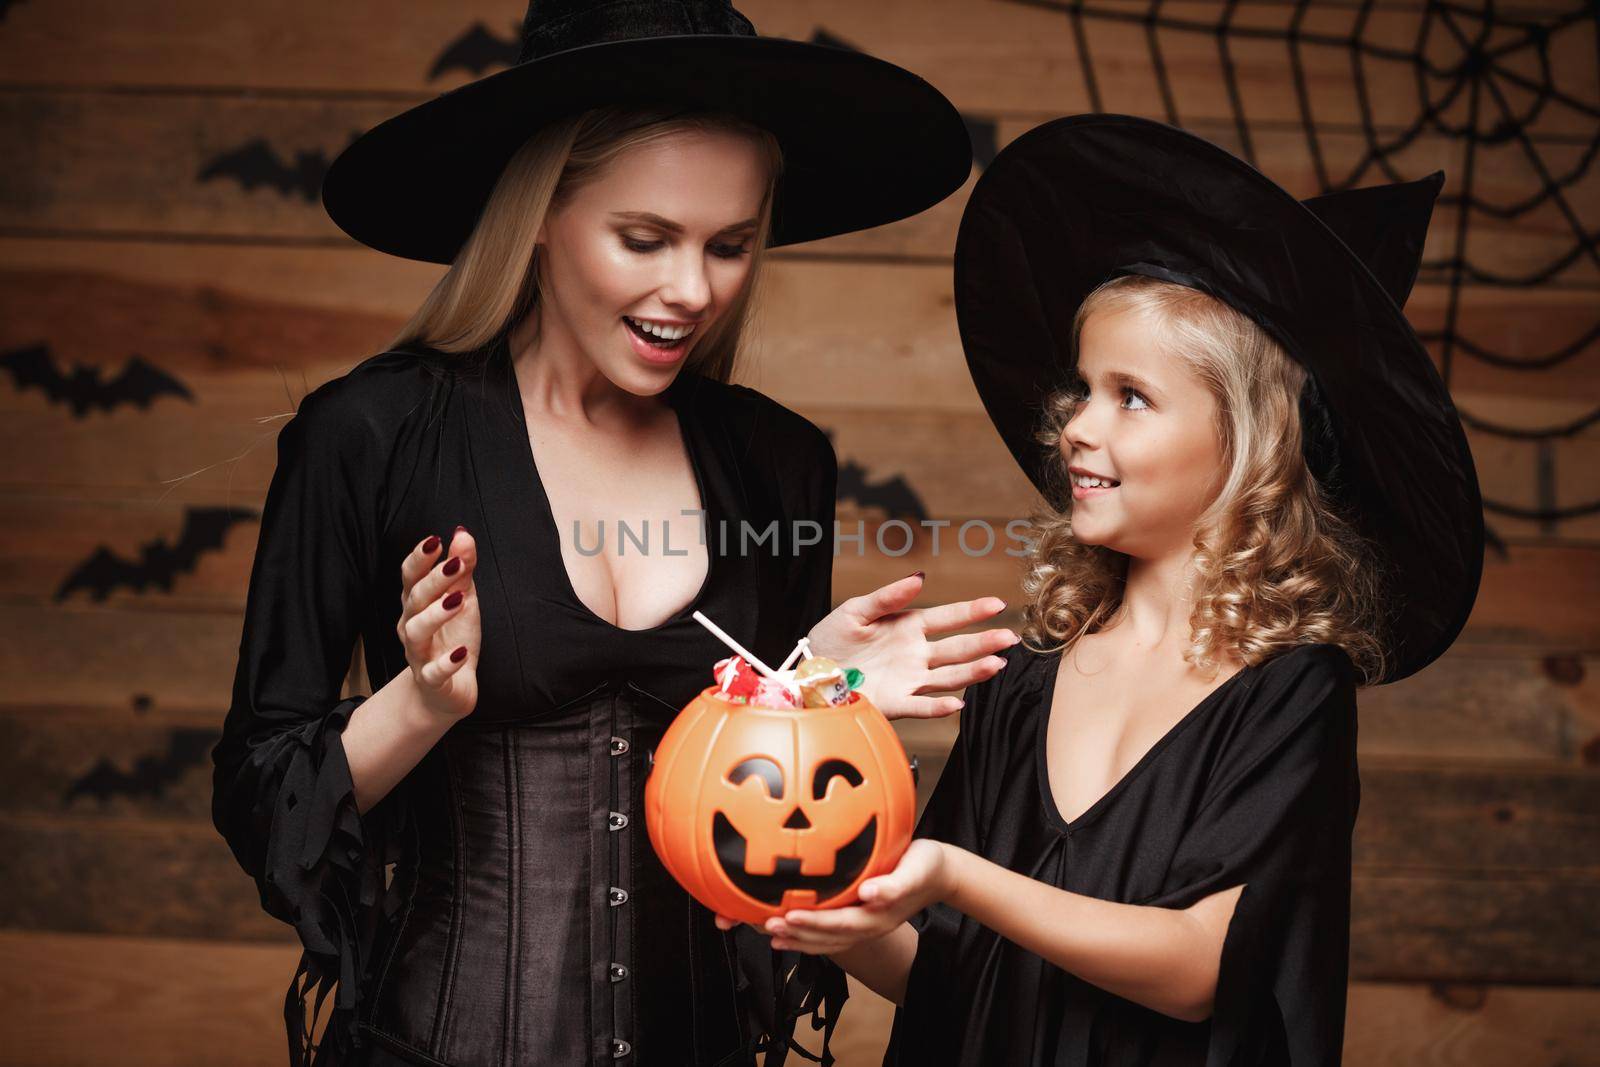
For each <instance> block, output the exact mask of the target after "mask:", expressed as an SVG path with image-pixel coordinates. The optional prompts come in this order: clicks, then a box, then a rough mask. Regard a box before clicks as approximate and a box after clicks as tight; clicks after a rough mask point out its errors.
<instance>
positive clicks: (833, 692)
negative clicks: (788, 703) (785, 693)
mask: <svg viewBox="0 0 1600 1067" xmlns="http://www.w3.org/2000/svg"><path fill="white" fill-rule="evenodd" d="M856 673H857V674H858V675H859V674H860V672H859V671H857V672H856ZM794 680H795V681H796V682H797V683H799V685H800V694H801V697H802V699H803V700H804V702H805V706H806V707H808V708H831V707H836V706H838V705H840V704H843V703H844V702H845V701H847V700H849V699H850V689H851V685H850V680H849V678H848V677H847V676H846V674H845V671H844V670H843V668H841V667H840V666H839V664H838V663H836V662H834V661H833V660H831V659H829V658H828V657H827V656H811V657H809V658H807V659H804V660H802V661H801V662H800V666H799V667H798V668H796V669H795V674H794Z"/></svg>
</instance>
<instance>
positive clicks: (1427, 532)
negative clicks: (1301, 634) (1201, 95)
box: [955, 115, 1484, 682]
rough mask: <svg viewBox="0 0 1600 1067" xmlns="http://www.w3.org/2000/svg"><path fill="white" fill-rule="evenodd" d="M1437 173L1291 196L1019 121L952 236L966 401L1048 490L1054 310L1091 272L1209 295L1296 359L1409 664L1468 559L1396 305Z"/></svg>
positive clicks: (1148, 137)
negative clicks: (978, 406)
mask: <svg viewBox="0 0 1600 1067" xmlns="http://www.w3.org/2000/svg"><path fill="white" fill-rule="evenodd" d="M1443 184H1444V175H1443V174H1442V173H1435V174H1433V175H1430V176H1429V177H1426V178H1423V179H1421V180H1419V181H1412V182H1401V183H1397V184H1393V185H1385V186H1377V187H1372V188H1367V189H1355V190H1350V191H1348V192H1340V193H1332V194H1329V195H1326V196H1319V197H1315V198H1312V199H1310V200H1306V201H1303V202H1302V201H1299V200H1296V199H1295V198H1294V197H1293V196H1291V195H1290V194H1289V193H1288V192H1287V191H1285V190H1284V189H1283V188H1281V187H1280V186H1278V185H1277V184H1275V183H1274V182H1272V181H1270V180H1269V179H1268V178H1266V177H1265V176H1263V175H1262V174H1261V173H1260V172H1259V171H1257V170H1255V169H1254V168H1253V167H1251V166H1250V165H1249V164H1247V163H1245V162H1244V161H1243V160H1240V159H1238V158H1236V157H1235V156H1233V155H1231V154H1229V153H1228V152H1226V151H1224V150H1223V149H1221V148H1218V147H1217V146H1216V145H1214V144H1212V143H1210V142H1209V141H1206V140H1204V139H1203V138H1200V137H1196V136H1195V135H1193V134H1191V133H1188V132H1186V131H1184V130H1180V129H1178V128H1176V127H1173V126H1168V125H1166V124H1164V123H1160V122H1153V121H1151V120H1148V119H1140V118H1135V117H1132V116H1127V115H1076V116H1071V117H1069V118H1063V119H1057V120H1055V121H1052V122H1047V123H1045V124H1044V125H1042V126H1038V127H1036V128H1034V129H1033V130H1030V131H1029V132H1027V133H1025V134H1023V135H1022V136H1021V137H1019V138H1017V139H1016V140H1015V141H1013V142H1012V143H1011V144H1009V145H1008V146H1006V148H1005V149H1004V150H1003V151H1001V152H1000V153H999V155H998V156H997V157H996V158H995V161H994V162H993V163H992V164H991V165H990V166H989V167H988V168H987V169H986V170H985V172H984V174H983V176H982V177H981V178H979V179H978V182H977V184H976V185H975V187H974V188H973V192H972V198H971V199H970V200H969V201H968V204H967V207H966V211H965V213H964V214H963V216H962V220H961V229H960V233H959V235H958V237H957V240H956V262H955V291H956V313H957V319H958V321H959V323H960V328H961V342H962V347H963V348H964V349H965V352H966V357H967V367H968V369H969V370H970V372H971V374H972V378H973V382H974V384H976V386H977V389H978V394H979V396H980V397H982V399H983V403H984V407H985V408H986V409H987V411H988V413H989V418H990V419H991V421H993V422H994V424H995V427H996V428H997V429H998V430H999V431H1000V435H1001V437H1002V438H1004V440H1005V442H1006V445H1007V447H1009V448H1010V449H1011V453H1012V455H1013V456H1014V457H1015V458H1016V460H1017V462H1018V463H1019V464H1020V465H1021V466H1022V469H1023V470H1024V471H1025V472H1026V473H1027V475H1028V477H1029V478H1030V479H1031V480H1032V481H1033V483H1034V485H1035V486H1036V487H1038V488H1039V490H1040V491H1041V492H1043V493H1045V494H1046V495H1047V496H1050V497H1051V498H1052V502H1053V503H1057V504H1061V503H1064V502H1062V501H1058V500H1055V499H1054V497H1053V493H1054V489H1053V485H1052V482H1051V480H1050V479H1049V477H1048V476H1047V472H1048V470H1049V466H1050V462H1051V457H1050V453H1049V451H1048V450H1046V449H1044V448H1042V447H1041V446H1040V445H1039V444H1038V442H1037V440H1036V439H1035V437H1034V434H1035V432H1036V431H1037V429H1038V427H1039V420H1040V417H1041V415H1042V405H1043V401H1044V399H1045V398H1046V396H1048V394H1049V393H1051V392H1052V391H1054V390H1055V389H1057V388H1059V387H1061V386H1063V385H1065V384H1067V383H1068V381H1069V380H1070V378H1071V373H1072V367H1071V365H1070V364H1071V360H1072V358H1073V356H1072V336H1071V330H1072V322H1073V318H1074V316H1075V315H1076V313H1077V310H1078V306H1079V305H1080V304H1082V303H1083V300H1084V298H1085V297H1087V296H1088V294H1089V293H1090V292H1092V291H1093V290H1094V289H1095V288H1096V287H1097V286H1099V285H1100V284H1101V283H1102V282H1104V281H1106V280H1107V279H1109V278H1112V277H1114V276H1116V275H1119V274H1145V275H1149V276H1152V277H1156V278H1162V279H1165V280H1167V281H1171V282H1176V283H1178V284H1181V285H1186V286H1189V287H1191V288H1194V289H1199V290H1201V291H1202V292H1206V293H1209V294H1210V295H1212V296H1215V297H1217V298H1218V299H1220V300H1222V301H1224V302H1225V303H1227V304H1228V305H1230V306H1231V307H1233V308H1235V309H1237V310H1238V311H1240V312H1242V313H1243V314H1245V315H1248V316H1249V317H1250V318H1251V319H1253V320H1254V321H1255V322H1257V323H1259V324H1260V325H1261V326H1262V327H1263V328H1264V329H1265V330H1266V331H1267V332H1268V333H1269V334H1270V335H1271V336H1272V337H1273V338H1274V339H1275V340H1277V341H1278V342H1279V343H1280V344H1282V345H1283V347H1284V349H1285V350H1286V351H1287V352H1288V353H1289V355H1290V356H1291V357H1293V358H1294V359H1296V360H1297V361H1298V362H1299V363H1300V364H1301V365H1302V366H1303V367H1305V368H1306V370H1307V371H1308V372H1309V374H1308V376H1307V382H1306V388H1305V391H1304V393H1303V394H1302V396H1301V404H1300V408H1301V415H1302V423H1303V426H1304V431H1305V432H1304V434H1303V441H1304V449H1305V455H1306V460H1307V464H1308V466H1309V467H1310V469H1311V472H1312V474H1313V475H1314V476H1315V477H1316V478H1317V479H1318V480H1319V481H1320V482H1321V483H1322V484H1323V485H1324V486H1325V487H1326V488H1327V489H1328V490H1329V491H1330V492H1331V493H1332V494H1333V496H1334V497H1335V498H1336V499H1337V500H1339V501H1340V503H1341V504H1342V505H1343V506H1344V510H1345V511H1346V512H1347V514H1348V515H1349V517H1350V518H1351V520H1352V521H1353V522H1354V523H1355V524H1356V526H1357V528H1358V529H1359V530H1360V531H1361V533H1362V534H1363V535H1364V536H1366V537H1367V539H1368V540H1369V541H1370V542H1372V543H1373V544H1374V545H1375V546H1376V547H1377V549H1378V550H1379V551H1380V552H1381V553H1382V555H1383V557H1384V558H1383V560H1381V563H1382V564H1384V565H1386V569H1387V571H1388V575H1387V578H1388V587H1389V589H1390V590H1391V596H1392V597H1393V599H1394V603H1392V604H1390V605H1389V616H1390V619H1391V622H1390V632H1389V634H1388V637H1389V640H1390V648H1389V651H1390V652H1391V654H1392V658H1391V663H1390V669H1389V671H1388V673H1387V674H1386V675H1385V676H1384V678H1383V679H1382V681H1384V682H1392V681H1397V680H1399V679H1400V678H1404V677H1406V676H1407V675H1410V674H1413V673H1415V672H1416V671H1418V670H1420V669H1422V667H1424V666H1426V665H1427V664H1428V663H1430V662H1432V661H1433V660H1434V659H1436V658H1437V657H1438V656H1439V655H1440V654H1441V653H1443V652H1444V650H1445V649H1446V648H1448V647H1449V646H1450V644H1451V642H1453V641H1454V640H1455V638H1456V636H1457V634H1459V633H1460V631H1461V627H1462V626H1463V625H1464V624H1465V622H1466V619H1467V616H1468V614H1469V613H1470V612H1471V610H1472V605H1473V602H1474V601H1475V599H1476V597H1477V591H1478V584H1479V579H1480V577H1481V573H1482V568H1483V538H1484V528H1483V505H1482V500H1481V498H1480V495H1479V490H1478V478H1477V471H1476V469H1475V468H1474V466H1473V462H1472V454H1471V452H1470V451H1469V450H1468V447H1467V441H1466V435H1465V433H1464V432H1463V430H1462V426H1461V420H1460V417H1459V416H1458V414H1457V413H1456V409H1455V405H1454V403H1453V402H1452V401H1451V399H1450V394H1449V391H1448V390H1447V389H1446V388H1445V385H1444V383H1443V381H1441V380H1440V378H1439V374H1438V372H1437V371H1436V370H1435V369H1434V366H1433V361H1432V360H1431V359H1430V358H1429V356H1428V353H1427V351H1426V350H1425V349H1424V348H1423V346H1422V342H1421V341H1420V339H1419V338H1418V337H1417V335H1416V332H1415V331H1414V330H1413V329H1412V328H1411V325H1410V323H1409V322H1407V321H1406V317H1405V315H1404V314H1403V313H1402V312H1401V310H1400V309H1401V307H1402V306H1403V305H1404V304H1405V300H1406V297H1407V296H1408V295H1409V294H1410V292H1411V286H1412V284H1413V282H1415V280H1416V277H1417V270H1418V267H1419V265H1420V263H1421V258H1422V246H1423V240H1424V238H1425V236H1426V233H1427V228H1428V220H1429V218H1430V216H1431V213H1432V210H1433V203H1434V200H1435V199H1436V198H1437V196H1438V193H1439V189H1440V187H1441V186H1442V185H1443Z"/></svg>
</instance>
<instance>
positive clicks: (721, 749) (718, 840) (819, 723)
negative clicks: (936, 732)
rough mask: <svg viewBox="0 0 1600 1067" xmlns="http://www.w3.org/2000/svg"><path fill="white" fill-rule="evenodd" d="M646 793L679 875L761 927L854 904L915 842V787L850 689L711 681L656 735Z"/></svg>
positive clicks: (651, 823)
mask: <svg viewBox="0 0 1600 1067" xmlns="http://www.w3.org/2000/svg"><path fill="white" fill-rule="evenodd" d="M702 621H704V620H702ZM644 803H645V824H646V826H647V828H648V830H649V834H650V844H651V845H652V846H653V847H654V848H655V850H656V855H658V856H659V857H660V858H661V862H662V864H663V865H664V866H665V867H666V868H667V870H668V871H669V872H670V873H671V874H672V876H673V877H674V878H676V879H677V881H678V883H679V884H680V885H682V886H683V887H684V889H685V890H687V891H688V892H689V894H690V895H691V896H693V897H694V898H695V899H696V900H698V901H700V903H702V904H704V905H705V906H706V907H708V908H710V909H711V910H712V911H715V912H717V913H718V914H721V915H726V916H728V917H729V918H732V919H738V920H740V921H742V922H748V923H755V924H758V925H759V924H761V923H763V922H765V921H766V920H767V919H768V918H770V917H772V916H774V915H782V914H783V913H784V912H785V911H787V910H788V909H790V908H830V907H843V906H845V905H847V904H853V903H856V901H857V899H858V898H857V896H856V890H857V888H858V887H859V886H860V885H861V883H862V882H864V881H866V880H867V879H868V878H872V877H874V876H876V875H879V874H886V873H888V872H889V871H891V870H893V869H894V867H895V865H896V864H897V863H899V861H900V857H901V855H903V854H904V853H905V850H906V848H907V847H908V846H909V845H910V844H911V834H912V829H913V827H914V824H915V821H916V784H915V781H914V779H913V776H912V770H911V765H910V763H909V762H908V761H907V759H906V753H905V749H904V748H903V747H902V746H901V744H900V739H899V737H898V736H897V735H896V734H895V732H894V728H893V727H891V726H890V725H889V721H888V720H887V719H886V718H884V716H883V713H882V712H880V711H879V710H878V709H877V708H876V707H874V706H873V705H872V703H871V701H869V700H867V699H866V697H864V696H863V695H862V694H861V693H859V692H851V693H850V694H849V696H848V697H847V698H846V699H845V700H844V702H843V703H840V704H837V705H834V706H829V707H820V708H819V707H766V706H762V705H759V704H753V703H743V704H741V703H736V702H734V701H733V700H730V699H729V698H728V697H727V696H726V695H725V693H724V692H723V691H722V690H721V689H720V688H719V687H718V686H710V687H708V688H706V689H705V690H703V691H701V693H700V694H699V695H698V696H696V697H695V698H694V699H693V700H691V701H690V702H689V704H688V705H687V706H686V707H685V708H684V709H683V711H682V712H680V713H679V715H678V717H677V718H676V719H674V720H673V722H672V725H671V726H669V727H668V728H667V731H666V734H665V735H664V736H663V737H662V739H661V743H660V744H659V745H657V746H656V750H655V760H654V764H653V766H652V768H651V770H650V777H649V779H648V780H647V781H646V783H645V790H644Z"/></svg>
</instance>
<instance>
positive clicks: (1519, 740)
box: [895, 634, 1600, 783]
mask: <svg viewBox="0 0 1600 1067" xmlns="http://www.w3.org/2000/svg"><path fill="white" fill-rule="evenodd" d="M1597 669H1600V662H1597V660H1596V657H1594V656H1593V655H1579V654H1577V653H1545V652H1543V651H1541V650H1539V649H1528V648H1516V647H1506V646H1500V647H1497V646H1494V645H1487V644H1479V643H1474V642H1472V641H1471V640H1470V634H1469V635H1468V639H1465V640H1463V641H1461V642H1460V643H1458V644H1456V645H1455V646H1454V647H1452V648H1451V649H1450V651H1448V652H1446V653H1445V654H1444V655H1443V656H1442V657H1440V658H1439V659H1438V660H1436V661H1435V662H1434V663H1432V664H1430V665H1429V666H1427V667H1426V668H1424V669H1423V670H1421V671H1418V672H1417V673H1416V674H1414V675H1412V676H1411V677H1409V678H1406V679H1403V680H1402V681H1399V682H1395V683H1392V684H1390V685H1381V686H1372V687H1369V688H1366V689H1363V690H1361V691H1360V692H1359V693H1358V694H1357V698H1356V700H1357V705H1358V708H1359V712H1360V717H1361V731H1360V739H1359V745H1360V751H1361V758H1362V759H1363V760H1370V759H1372V758H1377V759H1402V760H1403V759H1405V758H1408V757H1419V756H1420V757H1427V758H1432V759H1440V760H1458V761H1461V762H1462V763H1463V764H1464V765H1473V764H1479V765H1481V764H1482V763H1484V762H1486V761H1493V762H1494V763H1496V764H1498V765H1501V766H1515V765H1516V764H1515V763H1513V761H1525V763H1526V764H1527V765H1528V766H1529V769H1533V770H1538V769H1542V768H1547V767H1550V766H1566V767H1576V766H1582V767H1589V768H1592V767H1594V766H1596V765H1597V764H1600V673H1597ZM960 721H961V719H960V715H959V714H957V715H952V716H947V717H945V718H942V719H900V720H898V721H896V722H895V729H896V731H897V732H898V733H899V735H900V740H901V742H902V743H903V744H904V745H905V746H906V750H907V751H909V752H914V753H916V754H917V755H918V756H919V757H920V758H921V759H922V760H923V761H924V763H925V765H927V764H929V761H940V762H937V763H933V764H932V765H933V766H934V767H937V766H941V765H942V761H943V759H944V757H945V754H946V753H947V752H948V751H949V750H950V746H951V744H953V743H954V741H955V736H956V731H957V730H958V729H959V727H960ZM933 773H934V777H937V770H935V771H934V772H933ZM924 781H925V783H929V782H930V779H928V776H927V774H924Z"/></svg>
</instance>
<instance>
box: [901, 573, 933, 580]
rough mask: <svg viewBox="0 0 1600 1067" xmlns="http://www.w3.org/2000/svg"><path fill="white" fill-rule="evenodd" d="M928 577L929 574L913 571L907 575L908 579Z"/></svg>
mask: <svg viewBox="0 0 1600 1067" xmlns="http://www.w3.org/2000/svg"><path fill="white" fill-rule="evenodd" d="M927 576H928V575H927V573H926V572H924V571H912V572H911V573H910V574H908V575H906V578H926V577H927ZM906 578H902V579H900V580H901V581H902V582H903V581H905V580H906Z"/></svg>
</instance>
